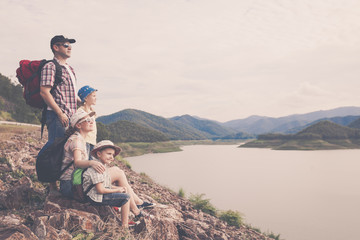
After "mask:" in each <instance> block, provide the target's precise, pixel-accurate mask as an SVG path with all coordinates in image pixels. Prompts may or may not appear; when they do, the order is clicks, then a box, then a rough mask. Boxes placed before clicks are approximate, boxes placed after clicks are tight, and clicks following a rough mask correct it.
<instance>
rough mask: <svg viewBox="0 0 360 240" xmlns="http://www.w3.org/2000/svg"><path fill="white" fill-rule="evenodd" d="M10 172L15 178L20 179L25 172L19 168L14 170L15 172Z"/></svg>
mask: <svg viewBox="0 0 360 240" xmlns="http://www.w3.org/2000/svg"><path fill="white" fill-rule="evenodd" d="M10 174H11V176H12V177H13V178H15V179H20V178H22V177H24V176H25V173H24V172H23V171H21V170H19V169H17V170H15V172H11V173H10Z"/></svg>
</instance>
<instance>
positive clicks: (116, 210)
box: [113, 207, 121, 213]
mask: <svg viewBox="0 0 360 240" xmlns="http://www.w3.org/2000/svg"><path fill="white" fill-rule="evenodd" d="M113 209H114V210H115V212H117V213H121V210H120V209H121V208H119V207H113Z"/></svg>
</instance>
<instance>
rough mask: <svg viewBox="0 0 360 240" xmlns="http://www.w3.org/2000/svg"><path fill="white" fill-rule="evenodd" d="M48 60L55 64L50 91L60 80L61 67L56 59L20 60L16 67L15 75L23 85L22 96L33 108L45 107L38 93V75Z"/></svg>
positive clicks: (39, 75)
mask: <svg viewBox="0 0 360 240" xmlns="http://www.w3.org/2000/svg"><path fill="white" fill-rule="evenodd" d="M48 62H53V63H54V64H55V66H56V73H55V84H54V86H53V87H52V88H51V93H52V92H53V90H54V89H55V87H56V86H57V85H58V84H59V83H61V81H62V78H61V75H62V69H61V66H60V64H59V63H58V62H57V61H56V60H45V59H43V60H36V61H30V60H21V61H20V63H19V64H20V67H19V68H18V69H16V77H17V78H18V79H19V82H20V83H21V85H22V86H23V87H24V93H23V97H24V99H25V101H26V104H28V105H30V106H32V107H35V108H45V107H46V104H45V102H44V100H43V98H42V97H41V95H40V77H41V70H42V68H43V67H44V65H45V64H46V63H48Z"/></svg>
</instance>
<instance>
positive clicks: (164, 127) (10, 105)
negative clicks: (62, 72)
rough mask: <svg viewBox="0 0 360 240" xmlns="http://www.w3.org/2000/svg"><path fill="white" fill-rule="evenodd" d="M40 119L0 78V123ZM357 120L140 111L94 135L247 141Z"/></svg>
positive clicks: (354, 115) (354, 114) (357, 113)
mask: <svg viewBox="0 0 360 240" xmlns="http://www.w3.org/2000/svg"><path fill="white" fill-rule="evenodd" d="M40 116H41V110H39V109H35V108H31V107H29V106H28V105H26V103H25V101H24V99H23V97H22V87H21V86H20V85H15V84H13V83H12V82H11V80H10V79H9V78H7V77H5V76H3V75H1V74H0V120H7V121H18V122H24V123H39V119H40ZM359 118H360V107H340V108H336V109H331V110H326V111H316V112H311V113H306V114H294V115H289V116H285V117H280V118H271V117H264V116H250V117H248V118H245V119H237V120H232V121H228V122H225V123H220V122H217V121H213V120H209V119H205V118H201V117H197V116H190V115H182V116H176V117H172V118H164V117H161V116H156V115H153V114H151V113H147V112H144V111H141V110H136V109H125V110H122V111H119V112H116V113H113V114H110V115H107V116H101V117H99V118H98V119H97V121H98V123H99V129H98V135H99V136H100V137H102V138H106V137H109V138H111V139H117V140H118V141H124V142H126V141H147V142H148V141H166V140H202V139H249V138H255V137H256V135H259V134H266V133H297V132H299V131H301V130H303V129H304V128H307V127H309V126H311V125H314V124H316V123H318V122H319V121H322V120H328V121H331V122H333V123H337V124H340V125H342V126H349V127H353V128H360V120H359ZM119 121H121V122H120V123H119ZM101 124H102V125H101Z"/></svg>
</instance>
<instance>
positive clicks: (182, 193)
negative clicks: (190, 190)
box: [178, 188, 185, 198]
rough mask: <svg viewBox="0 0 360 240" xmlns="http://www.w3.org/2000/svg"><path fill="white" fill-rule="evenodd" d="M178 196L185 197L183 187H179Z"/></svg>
mask: <svg viewBox="0 0 360 240" xmlns="http://www.w3.org/2000/svg"><path fill="white" fill-rule="evenodd" d="M178 196H179V197H182V198H183V197H185V191H184V189H182V188H180V189H179V192H178Z"/></svg>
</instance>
